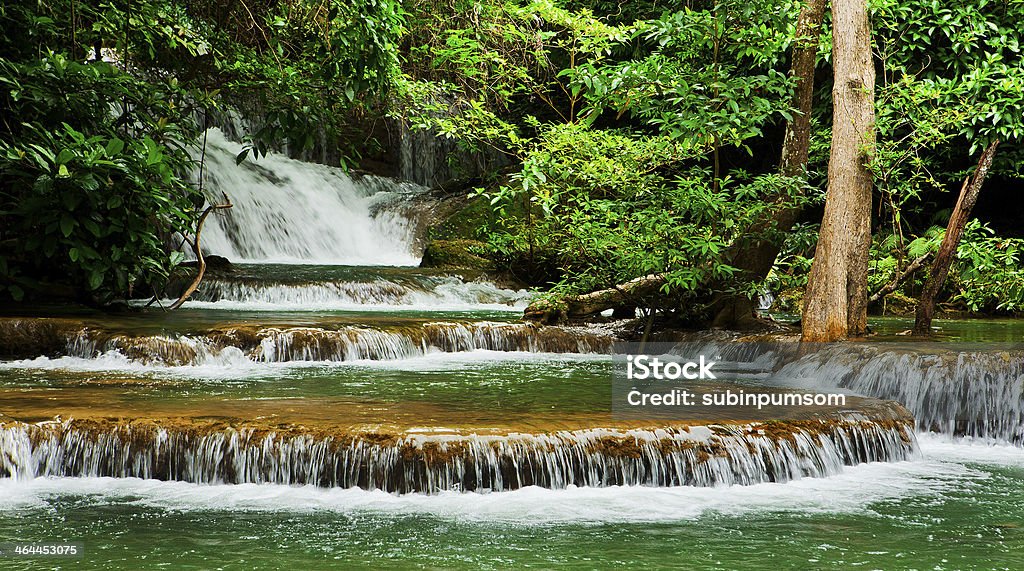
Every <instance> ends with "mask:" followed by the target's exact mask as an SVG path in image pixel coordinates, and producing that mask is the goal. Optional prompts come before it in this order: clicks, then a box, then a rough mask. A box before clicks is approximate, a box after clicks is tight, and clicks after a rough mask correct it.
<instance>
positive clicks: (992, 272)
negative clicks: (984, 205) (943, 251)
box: [950, 220, 1024, 313]
mask: <svg viewBox="0 0 1024 571" xmlns="http://www.w3.org/2000/svg"><path fill="white" fill-rule="evenodd" d="M1022 254H1024V240H1022V239H1020V238H1016V239H1011V238H1000V237H998V236H996V235H995V232H993V231H992V229H991V228H988V227H987V226H985V225H984V224H981V223H979V222H978V221H977V220H972V221H971V222H970V223H968V225H967V228H966V229H965V231H964V237H963V240H962V241H961V242H960V247H959V248H957V252H956V255H957V260H956V265H955V266H954V269H955V272H954V273H953V275H952V282H953V283H952V284H951V288H950V289H952V291H953V293H952V295H951V297H950V301H951V302H952V303H955V304H958V305H962V306H963V307H965V308H966V309H968V310H970V311H974V312H978V311H985V312H1003V313H1010V312H1021V311H1024V263H1022V262H1024V260H1022Z"/></svg>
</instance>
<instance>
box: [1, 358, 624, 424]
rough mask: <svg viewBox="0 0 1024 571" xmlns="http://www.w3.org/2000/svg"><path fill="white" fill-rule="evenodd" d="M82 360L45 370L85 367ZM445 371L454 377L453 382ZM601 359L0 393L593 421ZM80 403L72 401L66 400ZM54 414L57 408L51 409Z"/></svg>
mask: <svg viewBox="0 0 1024 571" xmlns="http://www.w3.org/2000/svg"><path fill="white" fill-rule="evenodd" d="M87 363H88V361H87V360H83V359H65V360H64V361H57V362H50V363H48V365H49V366H51V367H60V366H62V364H66V365H67V366H69V367H75V366H82V365H84V364H87ZM453 371H458V373H457V374H453ZM610 378H611V362H610V360H609V359H608V358H607V357H602V356H598V355H590V356H554V355H548V356H537V355H530V354H518V355H515V354H502V353H489V352H487V353H476V354H473V355H471V356H470V355H465V354H461V355H460V354H434V355H430V356H427V357H421V358H417V359H407V360H402V361H390V362H361V363H331V364H325V363H316V364H304V363H298V364H292V363H290V364H287V365H281V364H269V365H268V364H255V363H253V364H251V365H249V366H244V367H214V366H208V367H176V368H164V369H156V368H148V369H143V368H141V367H138V368H135V369H132V368H130V369H127V370H125V369H121V370H118V369H112V370H98V371H91V370H75V369H74V368H71V369H61V368H2V367H0V386H2V387H5V388H7V389H14V390H17V389H38V388H43V389H49V394H48V395H47V397H46V398H49V399H51V400H54V401H56V400H58V399H60V400H62V401H67V402H71V403H74V402H77V401H79V400H81V398H96V393H97V392H99V393H100V394H101V395H102V398H103V399H104V400H105V402H106V403H107V404H115V403H128V404H131V405H133V406H134V407H136V408H137V409H138V410H139V411H140V412H143V411H144V410H145V407H146V406H147V405H148V404H171V403H173V404H182V405H187V404H189V403H194V402H201V401H205V400H208V399H211V398H215V399H223V400H240V399H241V400H252V399H310V398H346V399H349V400H353V401H365V402H382V403H403V402H421V403H429V404H433V405H438V406H442V407H444V408H445V409H447V410H449V411H453V412H461V413H465V414H471V413H478V412H486V411H492V412H494V411H501V412H504V413H515V412H520V413H528V412H550V411H552V410H558V411H561V412H597V411H608V410H609V409H610V404H611V394H610V392H609V390H610V389H609V381H610ZM78 394H81V395H88V396H84V397H81V398H80V397H78V396H76V395H78ZM54 406H55V407H58V403H57V402H54Z"/></svg>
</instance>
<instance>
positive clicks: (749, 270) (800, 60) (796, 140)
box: [712, 0, 825, 328]
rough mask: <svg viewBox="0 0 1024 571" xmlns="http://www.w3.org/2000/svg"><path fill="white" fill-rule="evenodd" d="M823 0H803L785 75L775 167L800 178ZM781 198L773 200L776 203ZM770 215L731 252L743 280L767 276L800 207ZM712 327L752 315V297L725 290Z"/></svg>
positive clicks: (807, 140) (807, 145) (739, 321)
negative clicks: (784, 115)
mask: <svg viewBox="0 0 1024 571" xmlns="http://www.w3.org/2000/svg"><path fill="white" fill-rule="evenodd" d="M824 13H825V0H808V1H807V3H806V4H804V6H803V8H802V9H801V10H800V16H799V18H798V19H797V24H796V38H797V39H796V43H795V44H794V45H793V62H792V64H791V67H790V70H789V74H790V76H791V77H793V78H795V79H796V87H795V89H794V91H793V102H792V107H793V109H794V110H795V113H794V114H793V119H792V120H790V121H789V122H787V123H786V134H785V136H784V138H783V141H782V158H781V160H780V162H779V170H780V171H781V172H782V174H784V175H786V176H792V177H798V176H803V175H804V171H805V170H806V167H807V156H808V154H809V149H810V143H811V108H812V103H813V99H814V68H815V65H816V63H817V57H818V39H819V35H820V33H821V20H822V16H823V15H824ZM779 202H782V201H781V200H776V203H779ZM772 214H773V215H774V216H773V218H772V219H768V220H765V221H764V222H762V223H761V224H759V225H758V226H756V227H754V228H752V229H751V233H752V234H753V235H754V236H757V238H756V239H755V240H754V241H753V242H752V243H750V242H745V243H743V244H741V245H740V247H739V249H738V250H737V251H736V252H735V253H734V255H733V256H731V259H730V264H731V265H732V266H734V267H736V268H737V269H738V270H740V271H739V275H740V277H741V278H742V279H743V280H744V281H749V282H759V281H763V280H764V279H765V278H766V277H768V272H770V271H771V269H772V266H773V265H775V258H776V257H778V255H779V249H780V248H781V246H782V237H783V236H784V235H785V233H786V232H789V230H790V229H791V228H792V227H793V224H795V223H796V220H797V217H798V216H799V215H800V209H799V208H794V207H789V206H782V205H780V206H779V207H777V208H775V209H772V211H770V213H769V215H772ZM717 305H718V309H717V313H716V315H715V318H714V320H713V322H712V327H725V328H732V327H736V326H737V325H742V324H743V323H744V322H746V321H749V320H751V319H752V318H753V314H754V308H755V300H753V299H751V298H750V297H748V296H746V295H743V294H726V295H725V296H723V298H722V299H721V300H720V302H719V304H717Z"/></svg>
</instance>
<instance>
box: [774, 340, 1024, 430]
mask: <svg viewBox="0 0 1024 571" xmlns="http://www.w3.org/2000/svg"><path fill="white" fill-rule="evenodd" d="M774 378H775V379H777V380H778V382H779V383H784V384H786V385H787V386H804V387H809V388H816V389H822V388H827V387H839V388H845V389H849V390H851V391H853V392H854V393H857V394H861V395H865V396H871V397H875V398H882V399H892V400H895V401H897V402H900V403H902V404H903V405H904V406H906V407H907V408H908V409H909V410H910V411H911V413H913V415H914V418H915V419H916V420H917V427H918V429H919V430H923V431H933V432H939V433H944V434H950V435H958V436H971V437H977V438H990V439H997V440H1003V441H1010V442H1015V443H1021V442H1024V350H1021V349H1020V348H998V347H996V348H982V349H967V348H963V349H960V348H956V347H955V346H954V347H952V348H950V349H949V350H942V351H935V350H928V348H925V349H924V350H921V349H916V348H910V347H893V348H888V347H884V346H856V347H847V348H827V349H823V350H820V351H817V352H814V353H812V354H810V355H806V356H803V357H801V358H799V359H796V360H794V361H792V362H790V363H788V364H786V365H784V366H782V367H781V368H780V369H779V370H778V371H776V373H775V374H774Z"/></svg>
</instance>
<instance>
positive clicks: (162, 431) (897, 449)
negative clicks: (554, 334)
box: [0, 419, 917, 493]
mask: <svg viewBox="0 0 1024 571" xmlns="http://www.w3.org/2000/svg"><path fill="white" fill-rule="evenodd" d="M916 450H917V445H916V440H915V438H914V435H913V432H912V431H911V430H910V427H909V424H906V423H905V421H900V420H896V419H893V420H892V421H890V422H886V423H862V422H860V421H857V420H845V419H831V420H828V421H820V422H817V423H814V424H809V425H808V426H803V427H798V428H793V429H791V430H788V431H787V432H786V434H785V435H784V437H780V435H778V434H772V435H768V434H766V433H765V431H764V430H763V429H760V428H759V427H758V426H756V425H730V426H717V425H715V426H695V427H688V428H678V429H677V428H664V429H656V430H641V429H629V430H614V429H591V430H581V431H562V432H557V433H550V434H519V433H513V434H508V435H500V436H487V435H475V434H472V435H459V434H449V435H436V434H416V433H400V434H397V435H387V434H379V433H373V434H365V435H360V434H344V433H339V434H331V433H330V432H328V433H326V434H324V433H319V434H317V433H298V434H291V433H289V431H288V430H287V429H284V430H280V431H278V430H273V429H253V428H246V427H241V428H237V429H236V428H231V427H229V428H226V429H225V428H222V427H218V426H216V425H212V426H203V425H198V426H197V425H188V426H185V427H182V428H173V427H172V428H168V427H165V426H163V425H161V424H152V423H145V422H139V423H134V424H115V425H112V426H107V425H104V424H97V423H93V422H87V421H65V422H48V423H40V424H25V423H13V424H8V425H6V426H2V425H0V476H3V475H5V474H6V475H7V476H9V477H13V478H16V479H31V478H37V477H43V476H76V477H102V476H112V477H118V478H127V477H137V478H155V479H161V480H182V481H188V482H195V483H207V484H224V483H275V484H312V485H317V486H324V487H342V488H350V487H358V488H363V489H371V490H372V489H381V490H384V491H388V492H398V493H409V492H427V493H430V492H439V491H451V490H463V491H504V490H513V489H518V488H521V487H524V486H541V487H546V488H553V489H562V488H566V487H568V486H572V485H575V486H589V487H605V486H617V485H631V486H718V485H751V484H757V483H762V482H788V481H790V480H795V479H800V478H803V477H824V476H830V475H834V474H837V473H838V472H840V471H842V468H843V466H849V465H855V464H860V463H863V462H875V461H889V462H893V461H900V460H907V459H910V458H912V457H913V456H914V455H915V453H916Z"/></svg>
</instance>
